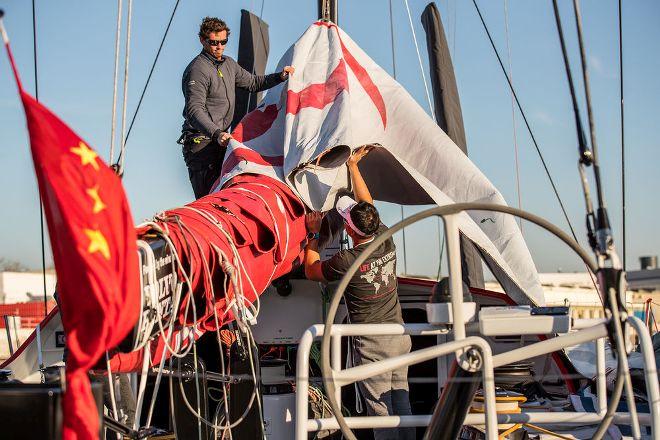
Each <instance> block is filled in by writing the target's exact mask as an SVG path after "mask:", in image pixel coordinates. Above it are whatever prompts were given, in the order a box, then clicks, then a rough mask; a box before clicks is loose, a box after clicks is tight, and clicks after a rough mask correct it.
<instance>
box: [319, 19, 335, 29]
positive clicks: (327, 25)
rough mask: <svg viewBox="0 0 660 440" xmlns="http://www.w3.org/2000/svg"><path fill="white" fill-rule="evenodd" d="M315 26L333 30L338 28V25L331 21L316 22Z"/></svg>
mask: <svg viewBox="0 0 660 440" xmlns="http://www.w3.org/2000/svg"><path fill="white" fill-rule="evenodd" d="M314 25H315V26H325V27H327V28H333V27H334V28H336V27H337V25H336V24H334V23H333V22H331V21H315V22H314Z"/></svg>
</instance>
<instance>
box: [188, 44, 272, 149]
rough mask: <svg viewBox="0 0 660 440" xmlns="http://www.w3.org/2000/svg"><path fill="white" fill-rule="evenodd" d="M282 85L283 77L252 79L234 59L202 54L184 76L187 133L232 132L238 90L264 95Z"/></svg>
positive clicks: (253, 76)
mask: <svg viewBox="0 0 660 440" xmlns="http://www.w3.org/2000/svg"><path fill="white" fill-rule="evenodd" d="M282 81H284V80H282V78H281V77H280V74H279V73H273V74H270V75H263V76H261V75H252V74H251V73H250V72H248V71H247V70H245V69H243V68H242V67H241V66H239V65H238V63H237V62H236V61H234V60H233V59H232V58H230V57H226V56H223V57H222V60H221V61H218V60H216V59H215V58H213V57H212V56H211V55H209V54H207V53H206V52H204V51H202V52H201V53H200V54H199V55H197V56H196V57H195V58H194V59H193V60H192V61H191V62H190V64H188V67H186V70H185V72H183V78H182V81H181V87H182V89H183V96H184V98H185V100H186V104H185V106H184V108H183V118H184V122H183V131H184V132H188V133H194V134H202V135H205V136H208V137H212V136H213V133H215V132H216V131H217V130H222V131H227V130H229V124H231V121H232V119H233V118H234V102H235V100H236V95H235V89H234V88H235V87H240V88H242V89H246V90H249V91H250V92H260V91H262V90H266V89H270V88H271V87H274V86H276V85H277V84H279V83H281V82H282Z"/></svg>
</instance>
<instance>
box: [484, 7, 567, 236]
mask: <svg viewBox="0 0 660 440" xmlns="http://www.w3.org/2000/svg"><path fill="white" fill-rule="evenodd" d="M472 3H473V4H474V7H475V8H476V10H477V14H478V15H479V19H480V20H481V24H482V25H483V28H484V31H486V35H487V36H488V40H489V41H490V45H491V47H492V48H493V51H494V52H495V56H496V57H497V61H498V62H499V64H500V67H501V68H502V72H503V73H504V76H505V77H506V81H507V83H508V84H509V89H511V94H512V95H513V98H514V99H515V101H516V106H517V107H518V111H520V115H521V116H522V118H523V121H524V122H525V127H527V132H528V133H529V136H530V138H531V139H532V143H533V144H534V148H535V149H536V152H537V154H538V156H539V159H541V164H542V165H543V169H544V170H545V174H546V176H547V177H548V180H549V181H550V185H551V186H552V191H553V192H554V194H555V197H556V198H557V201H558V202H559V207H560V208H561V211H562V213H563V215H564V218H565V219H566V222H567V223H568V227H569V229H570V231H571V235H572V236H573V239H574V240H575V241H578V239H577V235H576V234H575V229H573V224H572V223H571V220H570V218H569V217H568V213H567V212H566V208H565V207H564V202H563V201H562V199H561V196H560V195H559V190H558V189H557V185H556V184H555V181H554V179H553V178H552V175H551V174H550V170H549V168H548V165H547V163H546V161H545V158H544V157H543V153H542V152H541V148H540V147H539V144H538V142H537V141H536V137H535V136H534V132H533V131H532V127H531V126H530V125H529V121H528V120H527V115H526V114H525V111H524V110H523V108H522V105H521V104H520V100H519V99H518V95H517V93H516V91H515V89H514V88H513V84H512V83H511V80H510V79H509V75H507V72H506V68H505V67H504V63H503V62H502V58H501V57H500V54H499V52H498V51H497V48H496V47H495V42H494V41H493V38H492V37H491V35H490V31H489V30H488V26H487V25H486V22H485V21H484V17H483V15H481V10H480V9H479V5H477V1H476V0H472Z"/></svg>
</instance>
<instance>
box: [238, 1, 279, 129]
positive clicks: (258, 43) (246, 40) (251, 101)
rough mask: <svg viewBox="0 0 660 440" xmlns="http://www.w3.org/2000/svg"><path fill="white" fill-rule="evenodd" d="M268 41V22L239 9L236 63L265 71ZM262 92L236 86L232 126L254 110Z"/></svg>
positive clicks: (260, 72)
mask: <svg viewBox="0 0 660 440" xmlns="http://www.w3.org/2000/svg"><path fill="white" fill-rule="evenodd" d="M269 50H270V42H269V38H268V23H266V22H265V21H263V20H262V19H261V18H259V17H258V16H257V15H255V14H253V13H251V12H250V11H246V10H245V9H241V35H240V38H239V43H238V58H237V60H236V61H237V62H238V64H239V65H240V66H241V67H242V68H244V69H245V70H247V71H248V72H252V73H253V74H255V75H263V74H265V73H266V63H267V62H268V52H269ZM262 95H263V92H257V93H250V92H248V91H247V90H244V89H241V88H238V87H236V104H235V108H234V119H233V121H232V123H231V126H232V127H236V125H237V124H238V123H239V122H240V121H241V119H243V116H245V115H246V114H248V113H249V112H251V111H252V110H254V109H255V108H256V107H257V105H258V104H259V102H260V101H261V97H262Z"/></svg>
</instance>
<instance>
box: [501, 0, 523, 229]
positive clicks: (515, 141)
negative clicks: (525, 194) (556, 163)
mask: <svg viewBox="0 0 660 440" xmlns="http://www.w3.org/2000/svg"><path fill="white" fill-rule="evenodd" d="M504 31H505V35H506V51H507V58H508V64H509V72H508V75H509V81H511V84H513V69H512V67H511V45H510V44H509V8H508V1H507V0H504ZM509 94H510V95H511V124H512V127H513V151H514V154H515V166H516V192H517V194H518V209H522V195H521V192H520V162H519V160H518V136H517V135H516V108H515V100H514V98H513V92H512V91H511V89H509ZM518 226H519V227H520V233H521V234H522V232H523V225H522V219H521V218H518Z"/></svg>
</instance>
